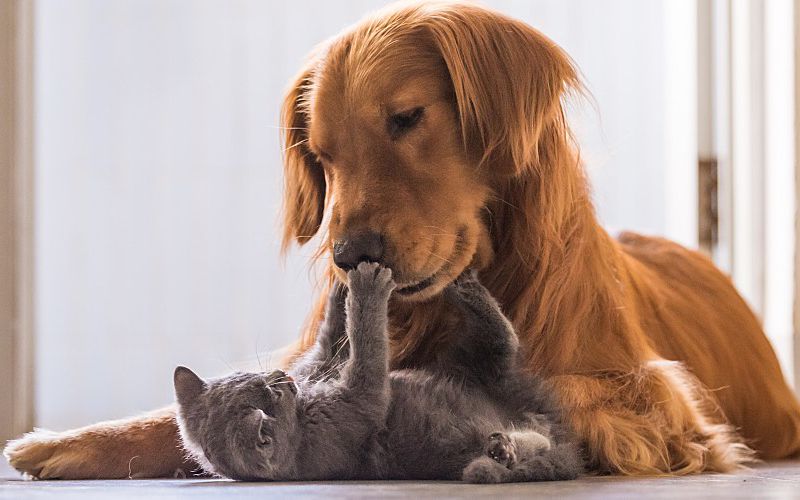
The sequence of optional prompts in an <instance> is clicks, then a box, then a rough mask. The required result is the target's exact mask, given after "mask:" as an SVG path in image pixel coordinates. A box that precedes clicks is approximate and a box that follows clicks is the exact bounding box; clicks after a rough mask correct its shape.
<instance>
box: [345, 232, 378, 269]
mask: <svg viewBox="0 0 800 500" xmlns="http://www.w3.org/2000/svg"><path fill="white" fill-rule="evenodd" d="M333 262H334V263H335V264H336V265H337V266H338V267H340V268H341V269H343V270H345V271H349V270H351V269H355V268H356V267H357V266H358V264H359V262H378V263H383V237H382V236H381V235H380V234H378V233H375V232H372V231H367V232H363V233H359V234H356V235H353V236H350V237H347V238H344V239H341V240H338V241H336V242H335V243H334V244H333Z"/></svg>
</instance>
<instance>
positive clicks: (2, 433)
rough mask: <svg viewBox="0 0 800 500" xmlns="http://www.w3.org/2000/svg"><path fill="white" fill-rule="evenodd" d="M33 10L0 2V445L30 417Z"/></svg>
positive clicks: (28, 4)
mask: <svg viewBox="0 0 800 500" xmlns="http://www.w3.org/2000/svg"><path fill="white" fill-rule="evenodd" d="M33 8H34V5H33V0H8V1H2V2H0V346H2V348H0V381H2V382H0V443H2V442H3V441H5V440H6V439H10V438H12V437H15V436H18V435H19V434H21V433H22V432H25V431H27V430H30V429H31V427H32V424H33V413H34V412H33V399H34V398H33V362H32V361H33V293H32V292H33V182H32V181H33V50H32V48H33V12H34V11H33Z"/></svg>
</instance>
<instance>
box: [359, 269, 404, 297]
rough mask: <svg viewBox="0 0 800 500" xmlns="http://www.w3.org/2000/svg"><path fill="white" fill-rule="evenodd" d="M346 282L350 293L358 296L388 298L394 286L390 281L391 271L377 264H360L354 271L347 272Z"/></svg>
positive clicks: (391, 280)
mask: <svg viewBox="0 0 800 500" xmlns="http://www.w3.org/2000/svg"><path fill="white" fill-rule="evenodd" d="M347 282H348V287H349V288H350V293H352V294H355V295H360V296H365V295H371V296H375V295H385V296H386V297H388V296H389V294H391V293H392V290H394V288H395V286H396V285H395V282H394V280H393V279H392V270H391V269H389V268H388V267H383V266H381V265H380V264H378V263H377V262H362V263H360V264H359V265H358V267H357V268H356V269H353V270H352V271H348V272H347Z"/></svg>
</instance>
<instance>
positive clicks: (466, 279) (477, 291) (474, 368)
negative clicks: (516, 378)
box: [442, 270, 519, 383]
mask: <svg viewBox="0 0 800 500" xmlns="http://www.w3.org/2000/svg"><path fill="white" fill-rule="evenodd" d="M445 296H446V297H447V299H448V300H449V301H450V302H451V303H453V304H454V305H456V306H457V307H458V308H459V310H460V311H461V313H462V322H463V330H464V331H463V333H462V334H460V335H458V336H457V337H456V339H455V340H454V344H453V345H452V346H451V347H450V349H449V351H448V355H447V356H446V357H445V359H443V365H442V366H443V367H445V369H446V370H447V371H448V372H452V370H453V368H459V369H461V370H463V371H464V373H465V374H466V375H467V376H468V377H475V378H477V379H478V380H479V381H481V382H482V383H491V382H495V381H497V379H498V378H500V377H502V376H504V375H506V374H508V373H509V371H510V370H511V369H512V367H513V366H514V363H515V360H516V355H517V347H518V344H519V341H518V339H517V334H516V333H515V332H514V327H513V326H512V325H511V322H510V321H509V320H508V318H506V316H505V315H504V314H503V311H502V310H501V309H500V305H499V304H498V303H497V301H496V300H495V299H494V297H492V295H491V293H490V292H489V290H487V289H486V288H485V287H484V286H483V285H482V284H481V283H480V281H478V278H477V275H476V274H475V271H472V270H468V271H466V272H464V273H463V274H462V275H461V276H459V277H458V278H457V279H456V280H455V281H454V282H453V283H451V284H450V285H449V286H448V287H447V288H446V289H445Z"/></svg>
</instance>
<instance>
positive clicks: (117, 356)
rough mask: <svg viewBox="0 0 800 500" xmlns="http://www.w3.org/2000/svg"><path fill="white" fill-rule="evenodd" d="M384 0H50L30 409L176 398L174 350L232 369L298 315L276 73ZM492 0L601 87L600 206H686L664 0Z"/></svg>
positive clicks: (281, 76) (113, 408) (44, 21)
mask: <svg viewBox="0 0 800 500" xmlns="http://www.w3.org/2000/svg"><path fill="white" fill-rule="evenodd" d="M382 3H383V2H381V1H358V2H356V1H348V2H331V1H326V0H314V1H310V0H308V1H297V2H259V1H238V0H237V1H230V2H215V1H207V0H202V1H196V0H114V1H103V0H73V1H70V2H62V1H59V0H40V1H39V2H38V3H37V12H36V23H37V26H36V28H37V36H36V46H37V50H38V52H37V56H36V103H37V104H36V105H37V117H36V134H37V140H38V144H37V149H36V157H37V158H36V159H37V171H36V183H37V205H36V213H37V216H36V217H37V219H36V224H37V235H36V257H35V258H36V264H37V277H36V287H37V288H36V289H37V297H36V299H37V312H36V322H37V328H38V335H37V346H36V347H37V351H36V353H37V354H36V367H37V368H36V404H37V411H38V415H37V425H40V426H46V427H52V428H56V429H60V428H65V427H68V426H73V425H79V424H83V423H87V422H89V421H93V420H96V419H100V418H110V417H117V416H122V415H125V414H129V413H132V412H136V411H140V410H146V409H149V408H152V407H154V406H157V405H162V404H165V403H168V402H169V401H170V400H171V398H172V394H171V373H172V370H173V368H174V366H175V365H177V364H179V363H183V364H188V365H190V366H192V367H193V368H196V369H197V370H198V371H199V372H200V373H202V374H207V375H211V374H217V373H222V372H225V371H226V370H228V369H229V368H228V367H229V366H230V365H238V364H240V362H241V361H246V360H248V359H249V360H252V359H254V358H255V353H256V352H257V351H265V350H268V349H273V348H276V347H279V346H281V345H283V344H286V343H287V342H290V341H291V340H292V339H294V338H295V337H296V335H297V332H298V330H299V327H300V325H301V323H302V322H303V320H304V317H305V314H306V312H307V310H308V309H309V305H310V303H311V298H310V296H311V284H312V282H313V277H311V273H310V272H309V267H308V265H307V261H306V257H307V256H308V255H309V254H310V253H311V251H310V250H302V251H299V252H298V251H295V252H293V253H292V254H291V256H290V257H289V259H288V260H287V262H286V264H285V266H282V265H281V263H280V259H279V256H278V246H279V243H278V208H279V204H280V189H281V167H280V150H279V143H278V130H277V128H276V126H277V122H278V119H277V110H278V106H279V104H280V99H281V93H282V90H283V88H284V85H285V84H286V82H287V81H288V80H289V78H290V77H291V76H292V75H293V74H294V73H295V71H297V70H298V69H299V67H300V65H301V62H302V61H303V57H304V55H305V54H306V53H307V52H308V50H309V49H310V48H311V47H312V46H313V45H314V44H315V43H317V42H318V41H321V40H322V39H324V38H326V37H328V36H330V35H332V34H334V33H335V32H337V31H338V30H340V29H342V28H343V27H345V26H346V25H348V24H350V23H351V22H353V21H355V20H357V19H358V18H359V17H361V15H362V14H363V13H365V12H367V11H368V10H370V9H372V8H374V7H376V6H378V5H381V4H382ZM487 3H489V4H490V5H493V6H496V7H497V8H499V9H500V10H503V11H505V12H508V13H509V14H512V15H515V16H517V17H520V18H523V19H525V20H526V21H528V22H530V23H531V24H533V25H534V26H536V27H538V28H540V29H542V30H543V31H544V32H545V33H547V34H549V35H550V36H551V37H552V38H554V39H555V40H556V41H558V42H559V43H561V44H562V45H563V46H564V48H565V49H566V50H567V51H568V52H570V53H571V54H572V56H573V57H574V58H575V60H576V61H577V63H578V65H579V66H580V67H581V69H582V70H583V73H584V75H585V77H586V81H587V85H588V88H589V89H590V90H591V92H592V94H593V96H594V99H595V101H596V107H594V108H593V107H592V106H583V107H581V108H580V109H578V110H576V112H575V113H574V117H575V119H576V121H577V125H578V127H577V128H578V131H579V134H580V137H581V140H582V143H583V157H584V159H585V161H586V162H587V164H588V166H589V169H590V172H591V175H592V178H593V181H594V185H595V198H596V200H597V202H598V204H599V209H600V216H601V218H602V220H603V221H604V222H605V223H607V224H608V225H609V226H612V227H615V228H632V229H636V230H641V231H644V232H648V233H659V234H664V233H665V232H666V233H668V232H669V230H668V228H670V227H673V228H674V227H680V222H678V223H677V224H676V223H675V220H676V219H674V218H673V219H670V216H669V215H668V213H667V211H666V209H665V207H666V197H667V195H666V194H665V193H666V189H667V188H666V187H665V185H666V183H667V178H666V172H667V169H666V161H668V160H666V159H665V158H666V156H667V155H666V152H667V149H668V148H667V144H666V141H667V137H668V132H669V130H673V132H672V133H674V130H676V129H675V127H674V126H673V127H672V129H669V130H668V129H667V128H666V126H665V123H664V121H665V119H666V111H667V109H666V104H665V103H666V102H667V96H668V95H670V92H673V93H674V92H675V88H673V87H670V85H674V82H675V75H672V79H667V78H665V68H666V64H667V63H666V62H665V61H666V58H665V52H666V50H667V48H666V46H665V34H664V33H665V31H664V30H665V28H664V22H665V21H664V16H663V13H664V5H665V4H664V1H657V0H653V1H648V2H641V1H639V0H614V1H603V2H596V1H593V0H573V1H568V2H564V1H561V0H537V1H527V0H521V1H510V0H508V1H495V2H487ZM673 20H674V18H673ZM687 29H688V28H687ZM689 77H691V78H694V75H688V76H687V78H689ZM680 78H681V77H680V76H678V82H679V83H680ZM665 82H666V83H665ZM670 82H672V83H670ZM673 95H674V94H673ZM673 125H674V124H673ZM693 126H694V123H691V124H687V128H686V131H685V134H684V135H685V136H684V137H683V138H679V139H678V140H686V139H687V138H688V140H693V139H694V137H693V134H694V129H693V128H692V127H693ZM677 130H680V128H678V129H677ZM673 140H674V138H673ZM689 167H691V168H694V164H693V163H692V164H691V165H690V166H689ZM678 217H681V216H678ZM677 220H678V221H680V220H682V219H680V218H679V219H677Z"/></svg>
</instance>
